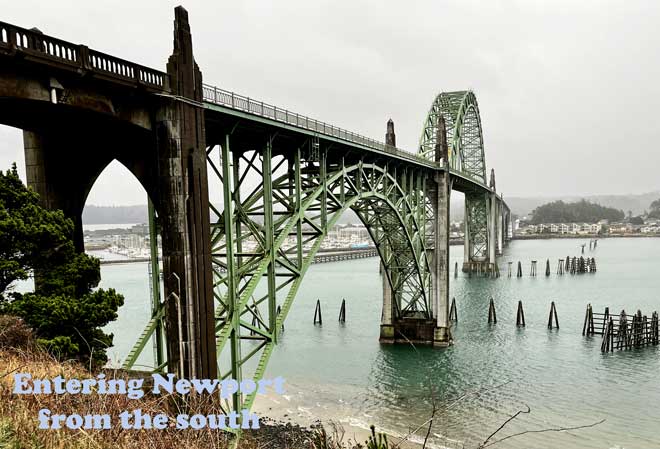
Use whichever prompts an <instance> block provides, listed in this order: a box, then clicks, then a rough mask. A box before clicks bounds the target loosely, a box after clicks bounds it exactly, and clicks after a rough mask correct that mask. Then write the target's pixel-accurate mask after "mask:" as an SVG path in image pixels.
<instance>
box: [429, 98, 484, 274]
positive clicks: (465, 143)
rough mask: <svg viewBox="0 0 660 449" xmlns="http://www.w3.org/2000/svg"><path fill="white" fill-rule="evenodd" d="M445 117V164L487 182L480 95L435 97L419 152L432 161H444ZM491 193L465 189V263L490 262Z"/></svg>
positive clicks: (467, 175) (475, 179)
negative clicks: (441, 133)
mask: <svg viewBox="0 0 660 449" xmlns="http://www.w3.org/2000/svg"><path fill="white" fill-rule="evenodd" d="M440 117H442V118H443V119H444V123H445V127H446V136H447V142H446V143H447V147H448V157H447V159H448V160H444V159H443V160H441V163H442V165H443V166H444V167H446V168H449V169H450V170H452V171H455V172H459V173H461V174H463V175H464V176H466V177H468V178H470V179H472V180H474V181H476V182H477V183H479V184H484V185H485V184H486V182H487V181H486V158H485V155H484V139H483V134H482V129H481V117H480V115H479V105H478V104H477V98H476V96H475V95H474V93H473V92H472V91H469V90H465V91H457V92H443V93H441V94H439V95H438V96H436V97H435V99H434V100H433V103H432V104H431V108H430V110H429V112H428V114H427V116H426V120H425V121H424V127H423V129H422V136H421V138H420V142H419V149H418V151H417V154H418V155H420V156H423V157H425V158H427V159H430V160H440V158H439V157H437V155H436V153H437V151H438V148H439V147H440V142H438V141H437V139H438V121H439V118H440ZM488 193H489V192H487V191H484V190H483V189H469V190H466V192H465V236H466V241H467V242H468V244H466V245H465V247H466V253H465V262H481V261H489V262H490V263H492V262H494V261H493V260H489V257H488V256H489V254H488V238H489V236H488V211H489V208H488V204H487V202H488V200H489V195H488ZM467 236H469V239H468V237H467Z"/></svg>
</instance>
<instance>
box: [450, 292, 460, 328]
mask: <svg viewBox="0 0 660 449" xmlns="http://www.w3.org/2000/svg"><path fill="white" fill-rule="evenodd" d="M449 321H454V322H456V323H457V322H458V312H457V311H456V298H451V307H450V308H449Z"/></svg>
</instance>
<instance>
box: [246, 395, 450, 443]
mask: <svg viewBox="0 0 660 449" xmlns="http://www.w3.org/2000/svg"><path fill="white" fill-rule="evenodd" d="M285 388H286V389H287V393H285V394H283V395H275V394H273V393H268V394H265V395H259V396H258V398H257V400H256V401H255V402H254V404H253V406H252V411H253V412H254V413H256V414H257V415H258V416H259V418H260V419H261V420H262V422H264V423H265V425H269V424H270V423H272V425H276V426H284V425H288V424H290V425H292V426H299V427H300V428H303V429H310V430H313V429H314V428H317V427H318V426H319V425H320V426H322V427H323V428H324V429H325V431H326V432H327V434H328V436H331V437H336V436H337V435H336V434H338V435H339V436H340V437H343V438H341V439H340V441H341V442H343V444H345V445H348V446H347V447H348V448H354V447H355V446H356V445H358V444H360V445H362V447H364V446H365V443H366V441H367V440H368V439H369V437H370V436H371V430H370V425H372V424H373V425H374V426H375V430H376V434H380V433H382V434H385V435H386V436H387V440H388V442H389V443H390V446H392V445H393V444H396V447H397V448H400V449H419V448H421V447H422V443H423V439H424V435H425V432H426V428H427V427H426V426H423V427H422V428H421V429H420V430H419V431H418V433H417V435H410V436H408V438H407V439H406V440H405V441H401V442H400V441H399V440H401V439H402V438H403V437H405V436H406V435H401V434H400V433H399V432H397V431H395V430H394V429H388V428H383V427H380V426H379V424H378V421H379V420H378V419H377V418H376V417H374V416H371V415H367V414H366V413H364V412H361V411H360V410H356V409H351V408H349V407H348V406H347V404H346V403H345V402H344V401H343V400H341V399H339V400H338V402H337V403H336V404H333V403H332V402H328V401H327V400H324V399H321V398H320V397H319V395H315V393H317V392H315V391H314V389H313V388H311V389H310V387H309V386H306V385H305V386H303V385H298V384H290V383H289V384H288V386H287V387H285ZM305 398H307V400H304V399H305ZM310 398H311V399H310ZM434 433H435V432H434ZM333 434H335V435H333ZM426 447H427V448H430V449H434V448H435V449H441V448H445V446H438V445H437V444H433V443H428V444H427V446H426Z"/></svg>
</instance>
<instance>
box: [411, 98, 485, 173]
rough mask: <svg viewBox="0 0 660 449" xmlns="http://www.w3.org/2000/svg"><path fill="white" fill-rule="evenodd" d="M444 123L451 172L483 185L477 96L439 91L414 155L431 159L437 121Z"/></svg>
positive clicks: (482, 158) (482, 145) (482, 155)
mask: <svg viewBox="0 0 660 449" xmlns="http://www.w3.org/2000/svg"><path fill="white" fill-rule="evenodd" d="M440 116H442V117H443V118H444V120H445V127H446V130H447V146H448V148H449V161H448V162H449V163H448V164H447V161H443V162H444V164H445V165H448V166H449V168H451V169H452V170H456V171H458V172H461V173H463V174H464V175H466V176H468V177H470V178H472V179H474V180H476V181H478V182H480V183H482V184H486V161H485V156H484V143H483V135H482V130H481V117H480V115H479V105H478V104H477V97H476V96H475V95H474V93H473V92H472V91H470V90H465V91H457V92H443V93H441V94H439V95H438V96H437V97H435V99H434V100H433V103H432V104H431V109H430V110H429V112H428V114H427V116H426V120H425V121H424V127H423V129H422V136H421V138H420V142H419V149H418V151H417V153H418V154H419V155H421V156H424V157H426V158H428V159H431V160H435V157H436V156H435V154H436V146H437V145H438V142H437V136H438V118H439V117H440Z"/></svg>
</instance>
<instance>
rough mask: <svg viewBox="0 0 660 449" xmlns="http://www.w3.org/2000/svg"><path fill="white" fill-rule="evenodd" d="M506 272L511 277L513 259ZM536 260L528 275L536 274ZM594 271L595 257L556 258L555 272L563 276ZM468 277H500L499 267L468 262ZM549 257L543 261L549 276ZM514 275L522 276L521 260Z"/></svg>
mask: <svg viewBox="0 0 660 449" xmlns="http://www.w3.org/2000/svg"><path fill="white" fill-rule="evenodd" d="M507 264H508V268H509V269H508V272H507V277H513V273H514V271H513V261H511V262H507ZM537 266H538V261H536V260H532V261H531V263H530V268H529V275H530V276H536V274H537ZM595 272H596V259H595V258H593V257H583V256H580V257H572V258H571V257H570V256H566V259H558V261H557V269H556V270H555V274H557V275H559V276H563V275H564V274H583V273H595ZM467 274H468V277H472V275H473V274H474V275H477V276H485V277H493V278H498V277H500V268H499V266H498V265H497V264H496V263H492V264H488V266H485V267H482V264H478V263H474V264H470V265H468V267H467ZM550 274H551V270H550V259H547V260H546V262H545V275H546V276H550ZM457 277H458V262H455V263H454V278H457ZM516 277H518V278H521V277H523V266H522V262H521V261H518V269H517V270H516Z"/></svg>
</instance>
